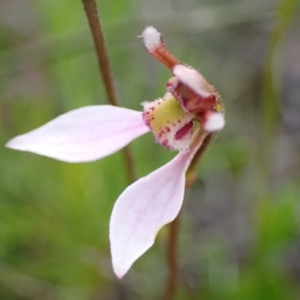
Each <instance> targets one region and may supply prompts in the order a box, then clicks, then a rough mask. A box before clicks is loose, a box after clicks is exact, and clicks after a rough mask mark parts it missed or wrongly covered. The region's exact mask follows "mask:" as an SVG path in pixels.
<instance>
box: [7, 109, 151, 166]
mask: <svg viewBox="0 0 300 300" xmlns="http://www.w3.org/2000/svg"><path fill="white" fill-rule="evenodd" d="M148 131H149V129H148V127H147V126H146V125H145V124H144V121H143V118H142V114H141V112H138V111H134V110H130V109H126V108H121V107H114V106H111V105H97V106H86V107H82V108H79V109H75V110H72V111H70V112H68V113H66V114H63V115H61V116H59V117H57V118H55V119H54V120H52V121H50V122H48V123H46V124H45V125H43V126H41V127H39V128H37V129H35V130H33V131H30V132H28V133H26V134H23V135H19V136H17V137H15V138H13V139H12V140H10V141H9V142H8V143H7V144H6V146H7V147H9V148H12V149H16V150H21V151H29V152H34V153H37V154H41V155H45V156H49V157H52V158H56V159H58V160H62V161H67V162H86V161H93V160H96V159H99V158H102V157H105V156H107V155H110V154H112V153H114V152H116V151H118V150H119V149H121V148H122V147H124V146H126V145H127V144H128V143H130V142H131V141H132V140H133V139H135V138H137V137H139V136H140V135H142V134H144V133H146V132H148Z"/></svg>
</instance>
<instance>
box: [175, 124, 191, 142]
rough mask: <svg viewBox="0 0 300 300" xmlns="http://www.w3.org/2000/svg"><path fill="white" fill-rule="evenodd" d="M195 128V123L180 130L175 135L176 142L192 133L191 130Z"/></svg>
mask: <svg viewBox="0 0 300 300" xmlns="http://www.w3.org/2000/svg"><path fill="white" fill-rule="evenodd" d="M192 127H193V121H191V122H189V123H187V124H186V125H184V126H183V127H182V128H181V129H179V130H178V131H177V132H176V134H175V140H180V139H182V138H183V137H184V136H185V135H186V134H188V133H190V132H191V129H192Z"/></svg>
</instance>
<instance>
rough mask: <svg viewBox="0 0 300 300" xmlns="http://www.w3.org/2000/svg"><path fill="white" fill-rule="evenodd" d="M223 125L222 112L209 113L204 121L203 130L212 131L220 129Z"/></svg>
mask: <svg viewBox="0 0 300 300" xmlns="http://www.w3.org/2000/svg"><path fill="white" fill-rule="evenodd" d="M224 125H225V118H224V115H223V114H222V113H210V114H209V115H208V117H207V120H206V121H205V123H204V128H203V129H204V130H205V131H208V132H214V131H219V130H221V129H222V128H223V127H224Z"/></svg>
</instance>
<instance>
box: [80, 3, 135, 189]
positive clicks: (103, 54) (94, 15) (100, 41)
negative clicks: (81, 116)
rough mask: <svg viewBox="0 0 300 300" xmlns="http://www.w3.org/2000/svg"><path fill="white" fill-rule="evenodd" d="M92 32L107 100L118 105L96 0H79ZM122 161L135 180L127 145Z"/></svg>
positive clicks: (130, 176) (130, 179) (129, 178)
mask: <svg viewBox="0 0 300 300" xmlns="http://www.w3.org/2000/svg"><path fill="white" fill-rule="evenodd" d="M81 1H82V4H83V7H84V10H85V13H86V16H87V19H88V22H89V26H90V30H91V33H92V37H93V41H94V46H95V49H96V54H97V59H98V66H99V70H100V73H101V75H102V80H103V83H104V86H105V91H106V95H107V98H108V102H109V103H110V104H111V105H114V106H119V102H118V98H117V94H116V89H115V86H114V80H113V73H112V70H111V67H110V62H109V57H108V51H107V46H106V43H105V38H104V32H103V28H102V25H101V21H100V18H99V13H98V8H97V2H96V0H81ZM123 153H124V161H125V165H126V169H127V176H128V180H129V182H130V183H131V182H133V181H134V180H135V175H134V164H133V159H132V155H131V153H130V150H129V148H128V147H125V148H124V149H123Z"/></svg>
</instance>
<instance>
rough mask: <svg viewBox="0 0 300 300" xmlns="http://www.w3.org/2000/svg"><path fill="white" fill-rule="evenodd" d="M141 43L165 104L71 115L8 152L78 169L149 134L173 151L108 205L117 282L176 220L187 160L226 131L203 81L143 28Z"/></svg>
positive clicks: (77, 111) (28, 136) (215, 100)
mask: <svg viewBox="0 0 300 300" xmlns="http://www.w3.org/2000/svg"><path fill="white" fill-rule="evenodd" d="M142 37H143V41H144V44H145V47H146V49H147V50H148V52H149V53H150V54H151V55H153V56H154V57H155V58H157V59H158V60H159V61H160V62H162V63H163V64H164V65H166V66H167V67H168V68H169V69H170V70H171V71H172V73H173V77H172V78H171V79H170V80H169V81H168V82H167V85H166V88H167V92H166V94H165V95H164V96H163V98H159V99H157V100H155V101H153V102H144V103H142V105H143V112H138V111H134V110H131V109H126V108H120V107H115V106H111V105H96V106H87V107H83V108H79V109H75V110H73V111H70V112H68V113H65V114H63V115H61V116H59V117H57V118H55V119H54V120H52V121H50V122H48V123H46V124H45V125H43V126H41V127H39V128H37V129H35V130H33V131H31V132H28V133H25V134H23V135H19V136H17V137H15V138H13V139H12V140H10V141H9V142H8V143H7V144H6V146H7V147H9V148H12V149H16V150H21V151H29V152H33V153H36V154H40V155H45V156H48V157H52V158H55V159H58V160H62V161H66V162H73V163H77V162H88V161H93V160H97V159H100V158H103V157H105V156H107V155H110V154H112V153H114V152H116V151H118V150H119V149H121V148H122V147H124V146H126V145H127V144H129V143H130V142H131V141H132V140H134V139H136V138H138V137H139V136H141V135H143V134H145V133H147V132H149V131H152V132H153V133H154V135H155V139H156V141H157V143H159V144H160V145H162V146H163V147H166V148H168V149H170V150H178V151H179V154H177V156H175V157H174V158H173V159H172V160H171V161H170V162H168V163H167V164H166V165H164V166H162V167H160V168H159V169H157V170H155V171H154V172H152V173H150V174H149V175H148V176H145V177H143V178H140V179H139V180H137V181H136V182H134V183H133V184H131V185H130V186H128V187H127V188H126V189H125V191H124V192H123V193H122V194H121V195H120V196H119V198H118V199H117V201H116V203H115V205H114V208H113V211H112V215H111V220H110V234H109V235H110V243H111V255H112V264H113V269H114V272H115V273H116V275H117V276H118V277H119V278H121V277H122V276H124V274H125V273H126V272H127V271H128V270H129V269H130V267H131V266H132V264H133V263H134V262H135V261H136V260H137V259H138V258H139V257H140V256H141V255H142V254H143V253H145V252H146V251H147V250H148V249H149V248H150V247H151V246H152V245H153V243H154V240H155V236H156V234H157V232H158V231H159V230H160V229H161V227H162V226H164V225H165V224H167V223H169V222H171V221H173V220H174V219H175V218H176V216H177V215H178V213H179V211H180V209H181V206H182V202H183V197H184V188H185V174H186V171H187V170H188V168H189V166H190V163H191V161H192V159H193V158H194V156H195V154H196V153H197V151H198V150H199V149H200V147H201V145H202V143H203V141H204V140H205V138H206V137H207V136H208V135H210V134H211V133H212V132H216V131H219V130H220V129H222V128H223V126H224V124H225V121H224V115H223V113H224V112H223V106H222V102H221V99H220V96H219V94H218V93H217V92H216V90H215V89H214V88H213V87H212V86H211V85H210V84H209V83H208V82H207V81H206V80H205V79H204V77H203V76H202V75H201V74H200V73H199V72H198V71H196V70H195V69H193V68H191V67H189V66H186V65H184V64H182V63H180V62H179V61H178V60H177V59H176V58H175V57H173V56H172V55H171V54H170V53H169V52H168V50H167V49H166V47H165V45H164V44H163V41H162V36H161V34H160V33H159V32H158V31H157V30H156V29H155V28H153V27H147V28H146V29H145V30H144V32H143V35H142Z"/></svg>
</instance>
